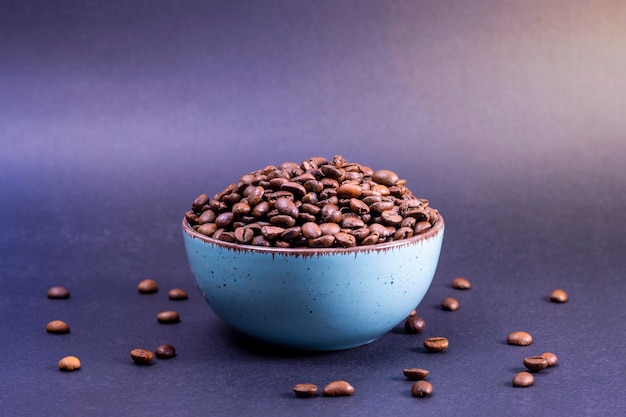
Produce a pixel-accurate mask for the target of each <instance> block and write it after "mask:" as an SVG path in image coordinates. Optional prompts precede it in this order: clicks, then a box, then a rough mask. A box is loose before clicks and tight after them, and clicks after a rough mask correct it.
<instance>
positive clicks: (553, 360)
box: [539, 352, 559, 366]
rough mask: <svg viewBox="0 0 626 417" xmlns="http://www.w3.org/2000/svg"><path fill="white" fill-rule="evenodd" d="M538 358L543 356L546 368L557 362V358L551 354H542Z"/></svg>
mask: <svg viewBox="0 0 626 417" xmlns="http://www.w3.org/2000/svg"><path fill="white" fill-rule="evenodd" d="M539 356H543V357H544V358H545V359H546V361H547V362H548V366H554V365H556V364H557V362H558V361H559V358H558V357H557V356H556V355H555V354H554V353H552V352H543V353H542V354H541V355H539Z"/></svg>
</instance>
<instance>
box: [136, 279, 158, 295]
mask: <svg viewBox="0 0 626 417" xmlns="http://www.w3.org/2000/svg"><path fill="white" fill-rule="evenodd" d="M137 290H138V291H139V292H140V293H142V294H153V293H155V292H157V291H159V286H158V285H157V283H156V281H155V280H153V279H144V280H143V281H141V282H140V283H139V285H137Z"/></svg>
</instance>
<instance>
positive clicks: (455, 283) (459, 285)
mask: <svg viewBox="0 0 626 417" xmlns="http://www.w3.org/2000/svg"><path fill="white" fill-rule="evenodd" d="M452 288H454V289H457V290H469V289H470V288H472V284H471V283H470V282H469V281H468V280H467V279H465V278H463V277H458V278H454V279H453V280H452Z"/></svg>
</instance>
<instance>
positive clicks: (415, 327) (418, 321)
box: [404, 315, 426, 334]
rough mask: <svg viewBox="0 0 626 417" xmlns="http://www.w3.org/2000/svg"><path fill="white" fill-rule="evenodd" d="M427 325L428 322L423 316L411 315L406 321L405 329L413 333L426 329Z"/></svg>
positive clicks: (406, 331)
mask: <svg viewBox="0 0 626 417" xmlns="http://www.w3.org/2000/svg"><path fill="white" fill-rule="evenodd" d="M425 327H426V322H425V321H424V319H423V318H421V317H418V316H416V315H412V316H411V315H410V316H409V317H407V319H406V320H405V321H404V331H405V333H409V334H413V333H421V332H423V331H424V328H425Z"/></svg>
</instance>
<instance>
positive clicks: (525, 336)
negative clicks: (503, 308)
mask: <svg viewBox="0 0 626 417" xmlns="http://www.w3.org/2000/svg"><path fill="white" fill-rule="evenodd" d="M506 341H507V343H508V344H509V345H515V346H528V345H530V344H532V342H533V337H532V336H531V335H530V334H529V333H526V332H513V333H511V334H509V336H508V337H507V338H506Z"/></svg>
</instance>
